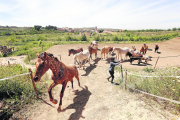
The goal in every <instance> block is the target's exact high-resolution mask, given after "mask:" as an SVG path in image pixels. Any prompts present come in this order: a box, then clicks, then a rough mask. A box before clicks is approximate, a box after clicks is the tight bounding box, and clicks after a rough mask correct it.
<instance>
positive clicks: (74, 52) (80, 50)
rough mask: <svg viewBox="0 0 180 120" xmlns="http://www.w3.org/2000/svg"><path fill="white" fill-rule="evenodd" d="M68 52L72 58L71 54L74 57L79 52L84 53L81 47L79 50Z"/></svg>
mask: <svg viewBox="0 0 180 120" xmlns="http://www.w3.org/2000/svg"><path fill="white" fill-rule="evenodd" d="M68 51H69V56H70V55H71V53H72V54H73V55H74V54H77V53H79V52H83V48H82V47H81V48H78V49H77V50H75V49H68Z"/></svg>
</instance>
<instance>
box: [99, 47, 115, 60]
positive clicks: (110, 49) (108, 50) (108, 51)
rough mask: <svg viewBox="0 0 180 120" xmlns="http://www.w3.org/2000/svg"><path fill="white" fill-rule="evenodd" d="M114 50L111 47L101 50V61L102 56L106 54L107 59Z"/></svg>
mask: <svg viewBox="0 0 180 120" xmlns="http://www.w3.org/2000/svg"><path fill="white" fill-rule="evenodd" d="M112 50H113V47H110V46H104V47H103V48H102V50H101V59H103V57H102V54H104V59H105V54H106V58H107V57H108V53H110V52H111V51H112Z"/></svg>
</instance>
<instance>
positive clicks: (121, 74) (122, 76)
mask: <svg viewBox="0 0 180 120" xmlns="http://www.w3.org/2000/svg"><path fill="white" fill-rule="evenodd" d="M121 75H122V80H123V71H122V64H121Z"/></svg>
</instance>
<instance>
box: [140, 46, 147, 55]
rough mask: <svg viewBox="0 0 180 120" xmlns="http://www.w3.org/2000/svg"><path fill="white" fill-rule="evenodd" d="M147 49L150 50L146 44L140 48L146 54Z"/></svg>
mask: <svg viewBox="0 0 180 120" xmlns="http://www.w3.org/2000/svg"><path fill="white" fill-rule="evenodd" d="M147 50H148V46H147V45H146V44H144V45H143V46H142V47H141V49H140V53H141V52H142V53H143V54H146V52H147Z"/></svg>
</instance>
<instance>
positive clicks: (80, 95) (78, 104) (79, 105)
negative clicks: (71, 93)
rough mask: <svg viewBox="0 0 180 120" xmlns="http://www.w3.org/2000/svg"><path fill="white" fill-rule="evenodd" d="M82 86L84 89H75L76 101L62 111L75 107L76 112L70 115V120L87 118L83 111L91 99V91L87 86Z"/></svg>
mask: <svg viewBox="0 0 180 120" xmlns="http://www.w3.org/2000/svg"><path fill="white" fill-rule="evenodd" d="M81 88H82V90H80V91H79V90H76V91H75V95H77V96H76V97H75V98H74V99H73V102H74V103H73V104H70V105H69V106H68V107H66V108H65V109H63V110H62V112H64V111H66V110H68V109H75V112H74V113H72V114H71V115H70V116H69V119H68V120H79V119H80V118H83V119H85V117H84V116H82V112H83V110H84V109H85V108H84V107H85V106H86V103H87V102H88V100H89V97H90V95H91V92H90V91H89V90H88V87H87V86H85V88H83V87H81Z"/></svg>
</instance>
